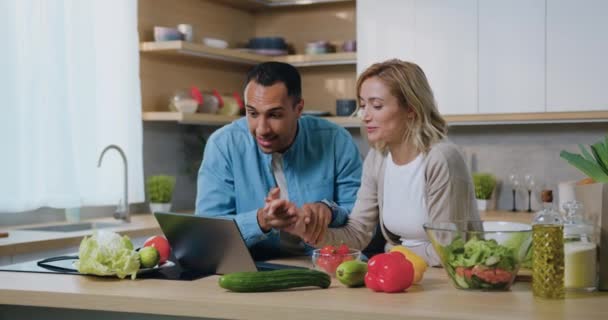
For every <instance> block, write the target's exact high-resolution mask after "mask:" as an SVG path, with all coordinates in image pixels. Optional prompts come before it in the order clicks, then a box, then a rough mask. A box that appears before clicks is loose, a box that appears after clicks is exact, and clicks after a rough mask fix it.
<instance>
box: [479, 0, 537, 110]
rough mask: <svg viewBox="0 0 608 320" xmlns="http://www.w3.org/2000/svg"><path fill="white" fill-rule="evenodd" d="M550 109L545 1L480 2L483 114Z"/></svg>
mask: <svg viewBox="0 0 608 320" xmlns="http://www.w3.org/2000/svg"><path fill="white" fill-rule="evenodd" d="M544 111H545V0H483V1H479V113H521V112H544Z"/></svg>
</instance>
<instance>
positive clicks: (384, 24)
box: [357, 0, 414, 74]
mask: <svg viewBox="0 0 608 320" xmlns="http://www.w3.org/2000/svg"><path fill="white" fill-rule="evenodd" d="M357 43H358V46H357V47H358V48H357V74H360V73H361V72H363V71H364V70H365V69H366V68H367V67H369V66H370V65H372V64H374V63H376V62H381V61H384V60H388V59H392V58H399V59H402V60H410V59H411V57H412V56H413V50H414V0H382V1H377V0H358V1H357Z"/></svg>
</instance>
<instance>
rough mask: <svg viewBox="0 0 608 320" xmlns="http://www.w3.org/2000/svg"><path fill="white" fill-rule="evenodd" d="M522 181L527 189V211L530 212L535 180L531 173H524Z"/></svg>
mask: <svg viewBox="0 0 608 320" xmlns="http://www.w3.org/2000/svg"><path fill="white" fill-rule="evenodd" d="M524 182H525V184H526V189H528V212H532V190H534V187H536V180H535V179H534V176H533V175H531V174H526V175H525V176H524Z"/></svg>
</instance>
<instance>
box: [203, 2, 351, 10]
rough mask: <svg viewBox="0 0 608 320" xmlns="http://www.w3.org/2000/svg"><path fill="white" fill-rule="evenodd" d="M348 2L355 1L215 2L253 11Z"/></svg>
mask: <svg viewBox="0 0 608 320" xmlns="http://www.w3.org/2000/svg"><path fill="white" fill-rule="evenodd" d="M348 1H353V0H215V2H219V3H223V4H226V5H228V6H231V7H234V8H239V9H244V10H251V11H259V10H264V9H268V8H275V7H288V6H304V5H314V4H325V3H336V2H348Z"/></svg>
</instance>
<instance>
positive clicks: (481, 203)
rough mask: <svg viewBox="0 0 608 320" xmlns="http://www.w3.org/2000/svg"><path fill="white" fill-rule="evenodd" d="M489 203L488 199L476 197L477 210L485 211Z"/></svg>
mask: <svg viewBox="0 0 608 320" xmlns="http://www.w3.org/2000/svg"><path fill="white" fill-rule="evenodd" d="M489 203H490V200H484V199H477V210H479V211H486V210H488V209H489V208H488V204H489Z"/></svg>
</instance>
